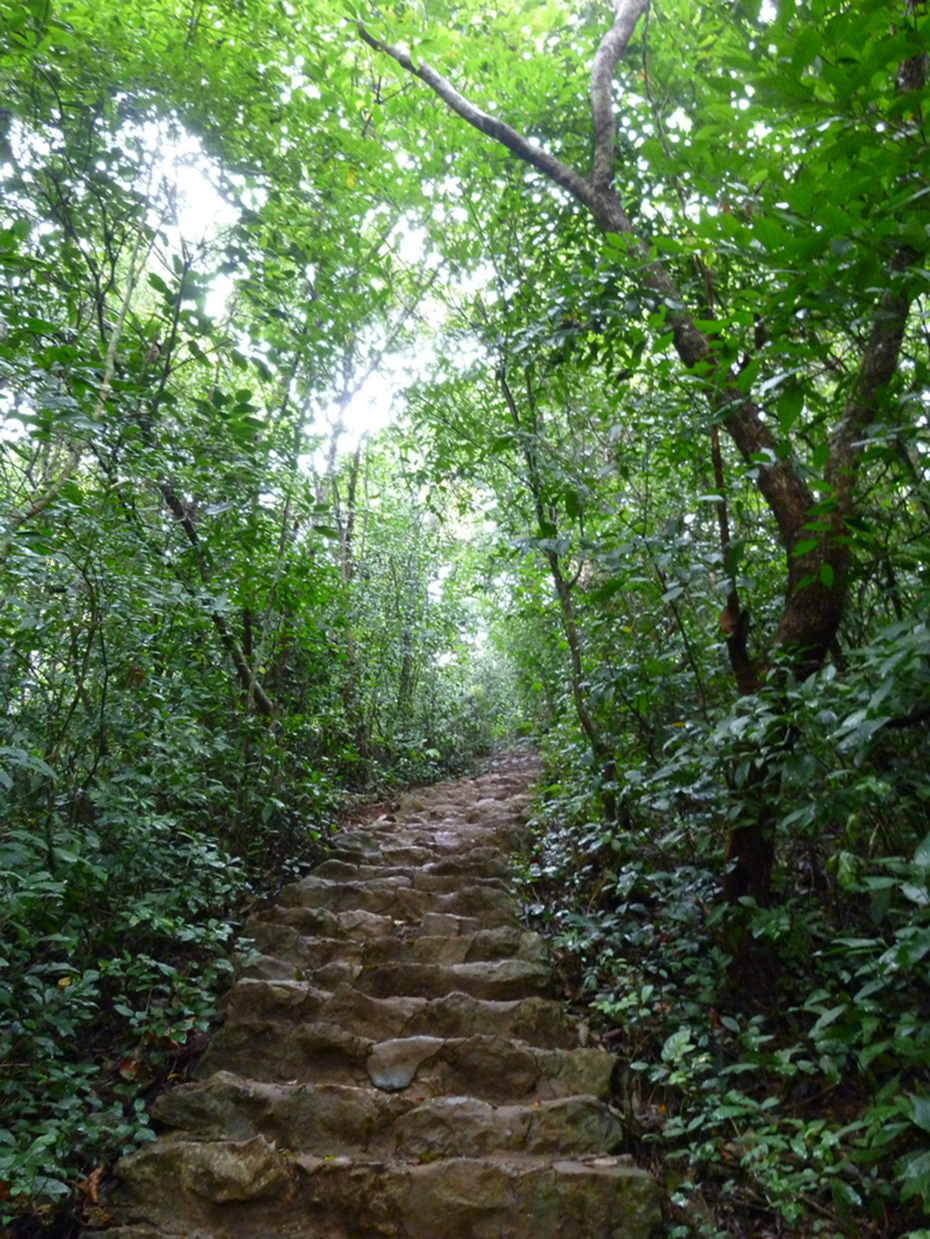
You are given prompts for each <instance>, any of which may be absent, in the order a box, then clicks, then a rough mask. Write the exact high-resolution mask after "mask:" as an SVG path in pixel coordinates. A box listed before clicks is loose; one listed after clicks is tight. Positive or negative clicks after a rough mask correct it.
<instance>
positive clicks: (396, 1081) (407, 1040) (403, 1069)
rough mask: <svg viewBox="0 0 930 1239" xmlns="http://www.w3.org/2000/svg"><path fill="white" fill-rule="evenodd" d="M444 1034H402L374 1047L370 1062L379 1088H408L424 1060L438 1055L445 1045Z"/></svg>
mask: <svg viewBox="0 0 930 1239" xmlns="http://www.w3.org/2000/svg"><path fill="white" fill-rule="evenodd" d="M443 1044H444V1043H443V1040H442V1038H441V1037H401V1038H397V1039H396V1040H394V1041H382V1042H380V1043H379V1044H377V1045H373V1046H372V1047H371V1053H370V1054H369V1055H368V1062H367V1064H366V1066H367V1069H368V1078H369V1079H370V1080H371V1082H372V1084H373V1085H374V1086H375V1088H381V1089H386V1090H387V1091H388V1092H392V1093H396V1092H399V1091H400V1090H401V1089H405V1088H408V1087H409V1086H410V1085H411V1084H412V1083H413V1080H414V1078H415V1076H416V1074H417V1071H418V1070H419V1068H420V1067H421V1066H422V1064H423V1063H425V1062H428V1061H429V1060H430V1059H432V1058H435V1057H436V1055H437V1054H438V1053H439V1051H440V1050H441V1049H442V1047H443Z"/></svg>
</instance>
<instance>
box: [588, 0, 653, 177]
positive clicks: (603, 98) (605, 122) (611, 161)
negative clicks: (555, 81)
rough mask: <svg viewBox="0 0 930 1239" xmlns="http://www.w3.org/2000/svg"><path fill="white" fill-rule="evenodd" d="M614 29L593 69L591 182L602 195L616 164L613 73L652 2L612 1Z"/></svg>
mask: <svg viewBox="0 0 930 1239" xmlns="http://www.w3.org/2000/svg"><path fill="white" fill-rule="evenodd" d="M613 6H614V20H613V25H612V26H611V27H610V29H609V30H608V31H607V33H606V34H605V35H604V37H603V39H601V42H600V46H599V47H598V49H597V51H596V52H595V54H594V63H593V64H592V66H591V85H590V90H589V97H590V99H591V123H592V126H593V129H594V158H593V159H592V161H591V177H590V181H591V184H592V185H593V186H594V188H595V189H596V190H598V191H601V192H603V191H604V190H607V189H610V187H611V186H612V185H613V181H614V166H615V163H616V148H615V145H614V140H615V138H616V129H617V126H616V122H615V121H614V91H613V86H614V70H615V69H616V67H617V61H618V60H619V59H620V57H621V56H622V55H623V53H624V52H625V51H626V49H627V47H628V45H629V42H630V39H631V38H632V37H633V31H634V30H635V29H636V23H637V22H638V21H639V19H640V18H641V17H642V15H643V14H644V13H645V12H646V10H647V9H648V8H649V0H613Z"/></svg>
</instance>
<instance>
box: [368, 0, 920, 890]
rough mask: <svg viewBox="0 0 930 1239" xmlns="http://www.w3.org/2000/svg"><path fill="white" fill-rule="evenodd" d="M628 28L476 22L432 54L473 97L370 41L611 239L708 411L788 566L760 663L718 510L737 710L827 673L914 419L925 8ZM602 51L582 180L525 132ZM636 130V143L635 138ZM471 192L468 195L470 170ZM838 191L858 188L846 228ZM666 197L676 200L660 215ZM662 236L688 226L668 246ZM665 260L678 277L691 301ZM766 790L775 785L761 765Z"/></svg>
mask: <svg viewBox="0 0 930 1239" xmlns="http://www.w3.org/2000/svg"><path fill="white" fill-rule="evenodd" d="M612 8H613V20H612V22H611V24H610V25H609V28H608V29H607V30H606V32H604V33H602V34H601V35H600V36H599V37H597V38H595V37H594V33H593V31H592V25H591V21H592V19H590V18H589V19H587V20H586V21H585V20H580V19H578V18H577V17H575V16H574V15H572V14H570V13H568V12H566V11H558V12H556V13H555V16H554V18H553V19H551V20H550V22H549V25H548V28H545V26H544V23H545V18H542V17H541V16H540V15H539V14H538V13H534V12H532V11H531V10H526V11H518V12H515V13H513V14H511V15H507V16H503V15H498V16H497V18H496V19H494V18H491V19H488V18H479V17H478V15H477V14H476V15H475V22H476V23H477V26H478V27H483V29H484V38H483V40H482V41H480V42H479V41H478V40H477V39H476V38H475V37H474V36H471V35H470V29H471V27H470V22H471V17H470V15H469V14H468V13H464V14H459V15H457V17H456V19H455V20H454V21H451V22H449V23H448V24H447V25H445V26H444V27H443V26H439V25H433V26H430V27H429V28H428V31H427V32H424V35H423V37H424V38H427V37H428V38H429V40H430V43H431V50H432V48H433V47H438V49H439V51H440V53H441V54H442V55H443V57H444V58H445V59H448V60H451V61H452V62H453V63H455V62H458V61H461V65H462V69H461V73H460V77H459V79H458V85H457V84H455V83H453V81H452V80H450V78H449V77H446V76H443V75H442V74H441V73H439V72H438V71H437V70H436V69H435V68H433V67H431V66H430V65H429V64H428V63H427V62H426V61H425V60H424V59H423V58H422V57H420V56H419V54H418V49H417V47H416V44H417V43H418V42H419V41H420V36H418V35H417V34H414V35H413V37H412V40H411V45H410V47H409V49H408V48H404V47H401V46H398V45H395V44H392V43H390V42H388V38H387V36H384V37H380V36H379V35H378V34H376V33H373V32H372V30H370V29H369V28H368V27H367V26H366V25H365V24H364V23H363V22H360V23H359V26H358V29H359V33H360V35H361V37H362V39H363V40H364V41H365V42H366V43H367V44H368V45H369V46H370V47H371V48H372V49H374V50H375V51H376V52H381V53H385V54H387V55H388V56H389V57H390V58H392V59H393V60H394V61H395V62H396V63H397V64H398V65H399V66H401V67H402V68H403V69H404V70H406V71H407V72H408V73H410V74H413V75H414V76H415V77H417V78H418V79H419V80H420V81H422V82H423V83H424V84H426V85H427V86H428V87H429V88H430V89H431V90H432V91H433V92H434V94H435V95H436V96H437V97H438V99H440V100H441V101H442V102H443V103H444V104H445V105H446V106H447V107H448V108H450V109H451V110H452V111H453V112H454V113H456V114H457V115H458V116H459V117H461V118H462V119H463V120H464V121H465V122H466V123H467V124H469V125H470V126H472V128H473V129H475V130H477V131H478V132H480V133H481V134H483V135H486V136H487V137H489V138H491V139H492V140H493V141H494V142H496V143H499V144H500V145H501V146H503V147H504V148H505V149H506V150H507V151H509V152H510V153H511V154H512V155H513V156H515V157H516V158H517V159H519V160H521V161H522V162H523V163H524V164H525V165H526V166H527V168H529V169H533V170H534V171H535V172H537V173H541V174H542V176H543V177H544V178H546V179H547V180H548V181H549V182H550V184H551V186H552V187H553V191H554V192H556V193H562V194H568V195H569V196H570V197H571V198H572V199H573V200H574V201H575V202H576V203H577V204H578V205H579V206H580V207H581V208H582V209H583V210H584V211H585V212H586V213H587V214H588V216H589V217H590V219H591V221H592V222H593V223H594V224H595V225H596V227H597V229H598V230H599V231H600V232H601V234H602V235H603V237H604V240H603V242H602V244H601V247H600V255H601V261H602V262H604V263H606V264H607V265H608V266H611V267H613V268H614V269H615V270H616V271H617V272H618V274H622V276H623V277H624V279H625V281H626V282H627V283H628V284H632V285H634V286H636V287H638V289H639V290H640V303H639V306H637V307H634V313H633V316H632V321H631V326H633V324H634V322H635V319H636V317H638V313H637V311H638V310H639V308H640V307H642V308H644V309H645V317H646V321H647V323H648V326H649V327H650V329H651V331H652V339H653V345H652V347H654V348H658V349H662V348H663V347H664V346H665V344H666V343H667V342H668V343H671V345H672V346H673V348H674V350H675V352H676V354H677V356H678V358H679V360H680V363H681V364H682V366H683V367H684V368H685V370H686V373H687V375H688V376H689V377H690V379H691V380H692V381H693V383H694V384H695V385H696V386H697V387H698V388H699V390H700V391H701V393H702V395H703V399H704V401H705V405H706V413H705V414H704V415H703V416H704V417H705V418H706V420H707V422H708V423H709V424H710V426H711V428H712V435H711V445H712V448H713V457H714V459H713V470H714V475H715V478H716V480H717V484H718V486H719V487H721V488H722V486H723V483H724V478H723V475H722V460H721V457H720V454H719V447H717V442H718V440H717V434H718V431H717V428H718V427H719V428H720V430H722V431H724V432H725V433H726V434H727V435H728V436H729V438H730V439H731V441H732V442H733V444H734V445H735V447H736V449H737V450H738V452H739V455H740V457H741V458H742V461H743V462H744V465H745V467H746V468H747V469H748V470H750V471H751V473H752V476H753V477H754V479H755V484H756V486H757V487H758V490H759V492H760V494H761V496H762V497H763V499H764V501H765V503H766V505H767V508H768V511H769V513H770V514H771V517H772V519H773V521H774V524H775V526H776V528H777V531H778V536H779V538H780V540H781V544H782V548H783V553H784V588H783V600H782V605H781V608H780V613H779V615H778V617H777V620H776V622H775V623H774V625H773V627H772V630H771V632H769V633H768V634H767V635H766V639H765V640H764V641H763V642H761V643H757V645H756V648H755V650H754V651H753V650H752V649H751V648H750V645H749V641H748V638H749V608H748V606H747V605H746V604H745V603H744V601H743V600H742V599H741V597H740V593H739V591H738V589H737V584H736V566H735V563H734V554H733V552H734V548H733V546H732V544H731V540H730V536H729V529H728V520H727V514H726V510H725V495H724V494H721V497H720V505H721V506H720V537H721V539H722V543H723V545H722V547H721V550H722V553H723V556H724V559H725V562H726V563H727V571H728V573H729V574H730V576H731V580H732V585H731V589H730V591H729V595H728V600H727V603H726V606H725V608H724V613H723V615H722V616H721V624H722V627H723V629H724V631H725V632H726V634H727V646H728V651H729V656H730V661H731V664H732V668H733V672H734V675H735V678H736V682H737V685H738V688H739V691H740V692H741V693H744V694H751V693H754V692H756V691H757V690H758V689H759V688H760V687H761V686H762V685H763V683H764V682H765V681H766V678H767V675H768V672H769V669H770V667H771V666H772V664H773V662H778V664H779V666H780V668H781V672H782V674H783V673H784V672H785V671H789V672H790V673H792V674H793V675H794V676H795V677H798V678H801V679H803V678H805V677H807V676H808V675H810V674H811V673H812V672H813V671H815V670H816V669H817V668H818V667H820V666H821V665H822V663H823V660H824V658H825V657H826V656H827V654H828V651H829V650H830V648H831V644H832V643H833V642H834V640H835V637H836V634H837V631H838V628H839V625H840V622H841V620H842V617H843V613H844V606H845V602H846V598H847V594H848V590H849V584H850V566H851V547H852V544H853V542H854V540H855V538H856V536H857V531H858V529H859V528H861V525H860V524H859V520H860V513H859V509H858V506H857V505H858V494H859V491H858V488H857V481H858V479H859V476H860V472H861V468H862V462H863V460H864V459H865V458H866V456H867V448H868V445H869V442H870V439H872V438H873V437H874V435H875V434H876V433H880V431H878V430H876V428H881V427H885V426H888V425H889V424H892V423H893V422H894V421H895V420H897V418H898V416H899V414H898V411H897V409H896V407H895V399H896V397H898V396H899V394H900V393H901V392H906V391H908V390H909V389H910V390H911V391H913V389H912V387H911V383H912V378H913V374H914V371H913V365H914V362H913V360H912V359H911V358H909V357H906V355H905V354H903V352H902V349H903V345H904V341H905V334H906V331H907V328H908V324H909V321H910V319H911V315H912V308H913V306H914V304H915V301H916V300H917V299H918V298H919V297H920V295H921V294H922V292H923V288H924V281H923V276H922V274H921V272H922V259H923V255H924V254H925V252H926V249H927V234H926V230H925V227H924V217H925V215H926V205H925V202H926V199H925V196H924V193H923V188H922V186H923V178H924V176H925V173H926V164H927V153H928V152H927V144H926V141H925V137H924V132H923V120H922V111H921V106H922V95H921V91H922V87H923V84H924V82H925V79H926V69H927V55H926V51H925V41H926V19H925V18H924V17H923V14H922V7H920V6H916V5H911V4H908V5H907V6H906V7H900V6H889V5H887V4H873V5H868V6H865V8H863V9H857V10H850V9H849V8H848V7H846V6H844V5H820V6H807V5H805V4H789V3H787V0H783V2H782V3H781V4H780V5H779V6H778V13H777V17H776V18H775V19H774V20H770V19H769V18H768V17H766V16H763V15H760V9H759V6H758V5H748V6H746V5H743V6H740V7H739V8H738V9H736V10H733V11H732V12H731V13H730V14H729V15H727V16H723V15H720V14H715V13H710V12H709V11H704V10H700V11H695V10H691V9H689V8H686V7H684V6H676V5H670V6H669V7H668V8H667V9H662V10H660V11H658V12H657V13H656V14H655V16H654V21H653V23H652V26H651V28H650V30H649V32H648V34H647V33H646V30H645V22H643V35H642V42H641V46H640V47H636V46H635V45H634V44H633V36H634V33H635V31H636V29H637V26H638V25H639V23H640V22H641V21H642V20H643V19H644V18H645V16H646V15H647V13H648V9H649V5H648V0H613V4H612ZM889 19H890V20H889ZM485 23H486V24H485ZM654 32H655V33H654ZM656 44H658V51H657V52H654V51H653V48H654V46H655V45H656ZM589 48H590V50H591V52H592V53H593V54H592V55H591V58H590V66H591V67H590V74H589V78H588V97H589V105H590V121H589V134H590V143H591V148H592V149H591V157H590V164H589V170H588V171H587V173H583V172H580V171H578V170H577V168H576V167H575V166H573V165H572V164H571V163H569V162H567V161H563V160H562V159H560V158H558V157H557V155H556V154H554V153H553V150H552V145H551V143H549V142H545V141H544V142H538V141H534V140H533V138H531V137H530V136H528V133H529V132H532V131H533V130H534V129H535V127H536V126H537V124H539V125H540V127H541V128H542V129H543V131H544V132H546V131H548V132H550V133H551V132H553V131H554V129H555V125H554V118H553V115H552V113H551V111H550V112H548V113H545V114H542V115H539V116H530V119H529V120H528V121H527V120H525V119H524V118H525V117H526V115H527V110H528V109H527V99H528V98H533V99H537V98H540V96H541V95H543V97H545V95H544V90H545V88H544V89H543V90H542V91H541V90H540V87H541V86H542V85H543V83H545V86H549V85H550V83H551V82H552V81H553V80H554V79H555V78H557V77H558V71H557V69H556V65H557V64H558V65H559V66H560V67H561V72H562V75H563V76H564V79H565V85H564V88H563V89H562V90H560V92H559V94H558V98H559V100H560V101H561V100H563V99H564V100H565V114H564V120H565V122H566V125H565V128H566V129H567V130H568V131H569V132H572V131H573V127H574V125H575V124H577V110H575V111H572V108H573V107H574V108H576V109H577V99H578V95H579V93H580V92H579V90H578V79H579V76H580V74H581V73H582V72H583V64H584V60H585V57H586V52H587V50H588V49H589ZM707 48H712V49H713V50H712V53H710V54H708V53H707V51H706V50H704V49H707ZM504 49H506V51H505V50H504ZM676 50H679V51H684V53H685V55H686V57H687V60H686V63H687V65H688V69H689V71H690V73H691V74H692V76H693V83H694V84H693V88H692V90H691V91H690V92H689V91H687V90H683V89H682V88H681V86H680V83H678V82H676V81H675V80H674V79H673V77H672V75H673V74H676V75H680V71H681V66H680V62H678V61H676V60H675V55H674V53H675V51H676ZM521 52H522V56H521ZM517 57H520V59H519V60H517V59H516V58H517ZM547 62H548V63H547ZM514 63H517V64H518V65H519V66H520V72H519V73H518V74H514V73H513V72H512V70H513V65H514ZM459 86H461V89H459ZM474 95H484V96H485V97H486V98H489V99H491V100H492V101H493V105H494V114H492V112H491V110H490V109H489V108H481V107H479V106H477V105H476V104H475V103H473V102H471V101H470V98H469V96H474ZM674 105H677V108H678V109H679V110H680V113H681V114H682V115H684V116H685V117H686V119H687V128H688V130H689V131H690V132H692V133H693V136H692V137H691V138H690V139H689V140H688V141H687V142H686V143H685V144H684V145H685V146H687V147H689V148H690V149H689V150H682V149H681V147H680V146H679V147H678V148H677V149H673V147H672V146H671V144H670V143H669V141H668V135H669V129H670V125H671V120H672V115H673V106H674ZM632 110H636V111H638V112H639V116H638V123H634V122H633V121H632V120H629V121H627V122H626V123H624V121H623V117H624V116H625V114H626V113H627V112H628V111H632ZM518 118H519V122H518ZM509 120H513V121H514V122H518V123H519V126H520V127H519V128H518V127H517V123H513V124H511V123H508V121H509ZM618 120H619V122H620V124H619V127H618ZM649 131H651V132H652V133H653V134H654V135H655V138H653V140H652V141H648V140H645V138H644V135H645V134H646V133H648V132H649ZM566 145H569V143H568V142H566ZM576 145H577V144H576ZM624 155H626V158H625V159H624ZM643 160H645V161H646V164H647V168H648V170H647V171H646V172H645V173H643V172H642V162H643ZM708 173H710V175H708ZM714 173H716V174H717V175H718V177H719V181H718V183H717V184H714V183H713V182H714V179H715V178H714ZM459 174H460V175H462V176H465V177H466V178H467V175H468V173H467V171H466V170H465V169H464V167H462V165H461V164H460V165H459ZM624 177H625V178H626V179H627V181H628V182H629V187H627V186H624V185H623V183H622V181H623V178H624ZM838 177H842V178H843V181H844V184H845V185H846V186H847V187H848V193H847V195H846V196H845V201H844V202H843V204H842V205H841V206H838V205H837V204H836V201H835V196H834V193H833V184H834V183H835V180H836V178H838ZM663 184H664V189H663V188H662V186H663ZM650 185H651V186H652V187H655V186H659V189H658V191H655V190H654V189H653V191H652V192H653V193H654V197H653V199H652V202H650V198H649V195H650ZM637 190H638V192H639V193H640V195H641V197H640V200H639V201H638V202H634V203H633V204H632V205H630V206H625V205H624V202H623V197H624V196H627V195H629V194H630V193H636V192H637ZM634 214H635V216H636V218H637V222H636V223H634V219H633V216H634ZM666 219H668V221H669V224H670V225H671V227H663V226H662V225H663V223H664V222H665V220H666ZM592 248H593V247H592ZM663 250H664V251H672V252H673V253H676V254H679V255H684V256H685V258H686V260H687V261H686V263H685V269H686V271H687V272H688V277H689V278H688V284H689V285H690V287H689V288H686V287H683V286H682V284H681V283H680V281H679V280H677V279H676V278H675V275H674V272H673V263H672V262H671V261H670V260H669V259H667V258H664V257H662V251H663ZM740 260H741V261H740ZM721 285H723V286H722V287H721ZM903 359H904V360H906V363H907V364H905V365H902V360H903ZM773 397H776V398H777V404H776V402H775V400H773ZM905 408H908V409H909V412H910V415H911V417H912V416H913V410H915V409H917V408H919V405H918V403H917V402H916V401H915V400H914V399H913V398H912V399H911V401H910V404H909V406H908V405H907V404H906V403H905ZM911 424H913V421H912V422H911ZM683 428H684V427H683ZM754 778H755V779H756V780H762V781H764V778H765V768H764V763H762V762H761V759H760V762H759V763H757V766H756V771H755V775H754ZM763 800H764V797H759V798H758V800H757V802H756V803H757V804H758V803H761V802H762V801H763ZM771 826H772V824H771V822H770V821H769V820H767V818H766V815H765V813H764V812H757V813H754V814H753V815H752V817H751V818H750V819H749V820H748V821H747V820H742V821H740V822H739V823H738V825H737V826H736V827H735V829H734V830H733V831H732V834H731V838H730V845H729V857H728V859H729V862H730V867H729V873H728V878H727V883H726V888H727V894H728V896H729V897H730V898H731V899H737V898H739V897H741V896H746V895H749V896H755V897H758V898H760V899H764V898H766V897H767V895H768V890H769V882H770V876H771V867H772V858H773V840H772V829H771Z"/></svg>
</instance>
